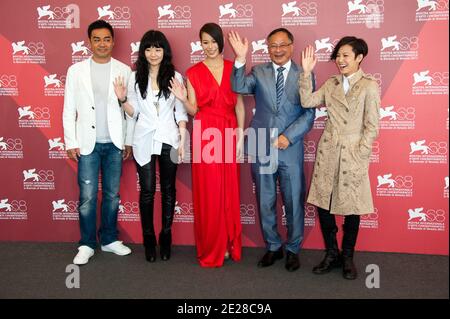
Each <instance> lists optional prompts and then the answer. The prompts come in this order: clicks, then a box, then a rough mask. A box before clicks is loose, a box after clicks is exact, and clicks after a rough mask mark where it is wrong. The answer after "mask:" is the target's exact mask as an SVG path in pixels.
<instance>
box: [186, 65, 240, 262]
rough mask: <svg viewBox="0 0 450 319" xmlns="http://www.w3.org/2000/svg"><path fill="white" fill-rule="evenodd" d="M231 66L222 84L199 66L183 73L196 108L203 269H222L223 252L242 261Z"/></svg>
mask: <svg viewBox="0 0 450 319" xmlns="http://www.w3.org/2000/svg"><path fill="white" fill-rule="evenodd" d="M232 68H233V63H232V62H231V61H227V60H225V61H224V68H223V75H222V80H221V83H220V85H219V83H218V82H217V81H216V79H215V78H214V76H213V74H212V73H211V72H210V70H209V69H208V67H207V66H206V65H205V64H204V63H203V62H200V63H197V64H195V65H194V66H192V67H191V68H190V69H189V70H188V71H187V72H186V74H187V77H188V79H189V81H190V83H191V84H192V86H193V88H194V90H195V96H196V99H197V104H198V108H199V111H198V113H197V114H196V115H195V119H194V129H193V134H192V194H193V204H194V234H195V243H196V247H197V258H198V261H199V263H200V265H201V266H202V267H220V266H222V265H223V261H224V255H225V252H226V251H227V250H228V252H229V253H230V257H231V258H232V259H233V260H235V261H238V260H240V259H241V247H242V243H241V220H240V200H239V166H238V164H237V163H236V146H235V145H236V139H235V138H230V136H232V135H231V134H230V133H231V131H234V129H236V128H237V119H236V113H235V106H236V100H237V98H236V94H235V93H233V91H232V90H231V81H230V78H231V72H232ZM200 126H201V127H200ZM226 129H228V130H226ZM219 132H220V134H219ZM226 140H228V142H227V141H226ZM229 140H231V141H232V142H231V143H230V142H229Z"/></svg>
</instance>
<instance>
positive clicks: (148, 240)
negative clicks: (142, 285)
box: [144, 235, 156, 263]
mask: <svg viewBox="0 0 450 319" xmlns="http://www.w3.org/2000/svg"><path fill="white" fill-rule="evenodd" d="M144 247H145V259H146V260H147V261H148V262H151V263H153V262H155V261H156V236H155V235H145V236H144Z"/></svg>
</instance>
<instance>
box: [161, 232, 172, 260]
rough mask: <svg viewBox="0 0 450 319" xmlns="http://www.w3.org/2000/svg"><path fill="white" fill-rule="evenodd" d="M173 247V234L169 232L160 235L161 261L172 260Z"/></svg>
mask: <svg viewBox="0 0 450 319" xmlns="http://www.w3.org/2000/svg"><path fill="white" fill-rule="evenodd" d="M171 245H172V233H171V232H169V233H167V234H165V233H163V232H161V233H160V234H159V253H160V255H161V259H162V260H164V261H166V260H169V259H170V250H171V249H170V248H171Z"/></svg>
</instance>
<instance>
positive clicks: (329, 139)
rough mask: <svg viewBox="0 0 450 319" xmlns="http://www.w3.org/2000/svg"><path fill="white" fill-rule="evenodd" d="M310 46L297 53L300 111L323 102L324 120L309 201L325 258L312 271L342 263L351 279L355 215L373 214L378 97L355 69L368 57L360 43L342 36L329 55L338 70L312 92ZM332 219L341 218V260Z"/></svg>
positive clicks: (370, 80)
mask: <svg viewBox="0 0 450 319" xmlns="http://www.w3.org/2000/svg"><path fill="white" fill-rule="evenodd" d="M313 52H314V51H313V48H312V47H311V46H309V47H307V48H306V49H305V50H304V51H303V52H302V66H303V69H304V72H303V73H302V74H301V75H300V79H299V87H300V96H301V102H302V105H303V107H305V108H308V107H317V106H319V105H322V104H325V106H326V107H327V111H328V121H327V123H326V126H325V129H324V131H323V134H322V136H321V138H320V141H319V144H318V147H317V156H316V162H315V164H314V171H313V177H312V182H311V187H310V190H309V195H308V200H307V201H308V203H311V204H313V205H315V206H317V207H318V212H319V220H320V225H321V230H322V235H323V238H324V241H325V246H326V255H325V258H324V259H323V260H322V262H321V263H320V264H319V265H318V266H316V267H314V268H313V272H314V273H315V274H323V273H327V272H329V271H331V269H332V268H334V267H340V266H341V265H342V264H343V276H344V278H346V279H356V277H357V271H356V267H355V265H354V263H353V253H354V248H355V244H356V239H357V235H358V230H359V221H360V215H362V214H369V213H372V212H373V210H374V209H373V203H372V193H371V189H370V181H369V157H370V154H371V149H372V143H373V141H374V140H375V138H376V137H377V135H378V119H379V107H380V96H379V89H378V84H377V82H376V81H375V80H374V79H373V78H372V77H371V76H369V75H367V74H365V73H364V72H363V70H362V69H361V68H360V63H361V61H362V60H363V58H364V57H365V56H366V55H367V53H368V47H367V44H366V42H365V41H364V40H362V39H358V38H355V37H344V38H342V39H341V40H340V41H339V42H338V43H337V45H336V47H335V48H334V50H333V52H332V54H331V60H334V61H335V63H336V66H337V68H338V70H339V72H340V74H339V75H335V76H332V77H331V78H329V79H328V80H327V81H326V82H325V83H324V84H323V85H322V87H321V88H320V89H318V90H317V91H316V92H314V93H313V92H312V79H311V76H312V75H311V71H312V70H313V68H314V66H315V64H316V58H315V56H314V53H313ZM334 215H344V216H345V219H344V225H343V230H344V236H343V241H342V256H341V255H340V253H339V249H338V245H337V240H336V233H337V226H336V221H335V216H334Z"/></svg>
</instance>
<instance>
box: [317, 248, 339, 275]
mask: <svg viewBox="0 0 450 319" xmlns="http://www.w3.org/2000/svg"><path fill="white" fill-rule="evenodd" d="M341 266H342V258H341V255H340V254H339V250H337V249H327V251H326V254H325V257H324V258H323V260H322V261H321V262H320V264H318V265H317V266H315V267H314V268H313V270H312V271H313V273H315V274H316V275H322V274H326V273H329V272H330V271H331V270H332V269H333V268H338V267H341Z"/></svg>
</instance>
